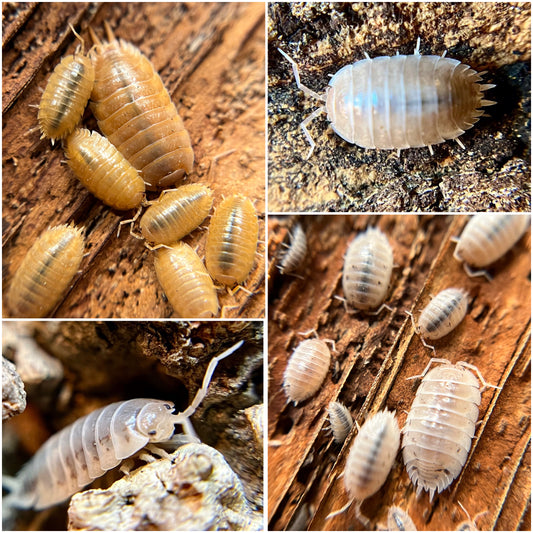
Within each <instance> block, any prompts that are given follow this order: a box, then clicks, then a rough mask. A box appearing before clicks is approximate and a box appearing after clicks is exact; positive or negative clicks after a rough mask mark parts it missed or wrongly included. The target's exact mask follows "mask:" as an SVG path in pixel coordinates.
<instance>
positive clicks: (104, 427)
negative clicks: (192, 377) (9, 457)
mask: <svg viewBox="0 0 533 533" xmlns="http://www.w3.org/2000/svg"><path fill="white" fill-rule="evenodd" d="M242 344H243V341H240V342H238V343H237V344H235V345H234V346H232V347H231V348H229V349H228V350H226V351H225V352H223V353H222V354H220V355H218V356H216V357H214V358H213V359H212V360H211V362H210V363H209V366H208V368H207V371H206V374H205V376H204V379H203V383H202V388H201V389H199V390H198V392H197V393H196V396H195V397H194V400H193V401H192V403H191V404H190V405H189V407H187V409H185V411H183V412H182V413H177V414H173V412H174V404H173V403H172V402H167V401H162V400H155V399H147V398H138V399H134V400H126V401H122V402H115V403H112V404H110V405H108V406H106V407H102V408H100V409H97V410H96V411H93V412H92V413H90V414H88V415H86V416H83V417H81V418H79V419H78V420H76V422H74V423H73V424H71V425H70V426H67V427H66V428H63V429H62V430H61V431H59V432H58V433H56V434H55V435H52V437H50V438H49V439H48V440H47V441H46V442H45V443H44V444H43V446H42V447H41V448H40V449H39V450H38V451H37V453H36V454H35V455H34V456H33V457H32V459H31V460H30V461H29V462H28V463H27V464H26V465H25V466H24V467H23V468H22V470H21V471H20V472H19V473H18V475H17V482H19V483H17V485H18V486H17V487H16V488H15V491H14V492H13V493H11V494H10V495H9V496H8V498H9V502H8V503H9V504H10V505H11V506H13V507H17V508H22V509H27V508H35V509H37V510H39V509H44V508H46V507H49V506H51V505H55V504H57V503H60V502H62V501H64V500H66V499H67V498H69V497H70V496H71V495H72V494H74V493H75V492H77V491H78V490H80V489H81V488H83V487H84V486H85V485H88V484H89V483H90V482H91V481H93V480H94V479H96V478H98V477H100V476H102V475H103V474H104V473H105V472H106V471H107V470H110V469H112V468H114V467H115V466H117V465H118V464H119V463H120V462H121V461H122V460H123V459H126V458H127V457H131V456H132V455H134V454H135V453H136V452H138V451H139V450H141V449H142V448H144V447H145V446H147V445H149V444H150V443H157V442H164V441H167V440H169V439H170V438H171V437H172V435H173V433H174V425H175V424H181V425H182V426H183V429H184V430H185V432H186V434H187V435H188V436H189V437H190V439H192V440H196V437H195V435H194V430H193V429H192V426H191V423H190V421H189V418H190V417H191V416H192V415H193V414H194V412H195V411H196V409H197V407H198V406H199V405H200V403H201V402H202V400H203V399H204V397H205V395H206V393H207V388H208V386H209V382H210V381H211V376H212V375H213V372H214V370H215V367H216V365H217V363H218V362H219V361H220V360H221V359H223V358H224V357H227V356H229V355H231V354H232V353H233V352H235V351H236V350H237V349H238V348H240V347H241V345H242Z"/></svg>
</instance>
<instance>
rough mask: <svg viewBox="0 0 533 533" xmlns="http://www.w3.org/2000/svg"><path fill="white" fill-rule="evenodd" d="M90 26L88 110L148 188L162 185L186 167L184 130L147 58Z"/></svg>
mask: <svg viewBox="0 0 533 533" xmlns="http://www.w3.org/2000/svg"><path fill="white" fill-rule="evenodd" d="M106 31H107V37H108V40H109V42H106V43H102V42H101V41H100V40H99V39H98V38H97V37H96V35H95V34H94V32H92V31H91V37H92V39H93V42H94V43H95V47H94V49H93V50H91V53H90V56H91V59H92V61H93V65H94V70H95V80H94V87H93V90H92V94H91V104H90V105H91V109H92V111H93V113H94V116H95V117H96V119H97V121H98V127H99V128H100V130H101V131H102V133H103V134H104V135H105V136H106V137H107V138H108V139H109V140H110V141H111V143H113V144H114V145H115V146H116V147H117V149H118V150H119V151H120V152H121V153H122V154H123V155H124V157H125V158H126V159H127V160H128V161H129V162H130V163H131V164H132V165H133V166H134V167H135V168H136V169H137V170H139V171H140V172H141V176H142V178H143V179H144V181H145V182H147V183H148V184H149V185H147V187H148V188H149V189H155V188H157V187H166V186H168V185H171V184H173V183H176V182H177V181H179V180H181V179H182V178H183V176H184V175H185V174H189V173H190V172H191V170H192V166H193V162H194V154H193V151H192V148H191V141H190V139H189V134H188V133H187V130H186V129H185V126H184V125H183V121H182V120H181V118H180V116H179V115H178V112H177V110H176V107H175V106H174V104H173V103H172V100H171V99H170V96H169V94H168V91H167V90H166V89H165V86H164V85H163V82H162V81H161V78H160V77H159V75H158V74H157V72H156V71H155V70H154V67H153V65H152V63H151V62H150V61H149V60H148V59H147V58H146V56H144V55H143V54H142V53H141V51H140V50H139V49H138V48H136V47H135V46H133V45H132V44H130V43H127V42H125V41H123V40H118V39H115V37H114V35H113V32H112V31H111V28H110V27H109V25H108V24H106Z"/></svg>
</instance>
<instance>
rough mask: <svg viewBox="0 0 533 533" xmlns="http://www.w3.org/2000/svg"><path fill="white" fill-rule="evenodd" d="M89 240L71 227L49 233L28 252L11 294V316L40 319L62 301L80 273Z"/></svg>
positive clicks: (8, 302)
mask: <svg viewBox="0 0 533 533" xmlns="http://www.w3.org/2000/svg"><path fill="white" fill-rule="evenodd" d="M84 247H85V241H84V238H83V233H82V230H81V229H79V228H76V227H75V226H71V225H67V224H65V225H62V226H55V227H53V228H50V229H48V230H46V231H45V232H44V233H43V234H42V235H41V236H40V237H39V238H38V239H37V240H36V241H35V243H34V244H33V246H32V247H31V248H30V249H29V250H28V253H27V254H26V256H25V257H24V259H23V261H22V263H21V265H20V267H19V268H18V270H17V271H16V273H15V275H14V276H13V280H12V281H11V285H10V287H9V290H8V293H7V306H8V308H9V310H10V312H11V316H14V317H21V318H40V317H43V316H46V315H47V314H48V313H49V312H50V311H51V310H52V309H53V308H54V307H55V305H56V304H57V303H58V302H59V300H60V299H61V296H63V293H64V292H65V291H66V290H67V288H68V287H69V285H70V283H71V281H72V279H73V278H74V275H75V274H76V272H77V271H78V268H79V266H80V263H81V260H82V258H83V253H84Z"/></svg>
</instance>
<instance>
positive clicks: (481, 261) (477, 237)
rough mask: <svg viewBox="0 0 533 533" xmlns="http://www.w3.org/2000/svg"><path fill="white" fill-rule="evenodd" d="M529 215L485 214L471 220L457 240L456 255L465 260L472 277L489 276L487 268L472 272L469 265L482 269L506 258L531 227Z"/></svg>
mask: <svg viewBox="0 0 533 533" xmlns="http://www.w3.org/2000/svg"><path fill="white" fill-rule="evenodd" d="M530 219H531V217H530V216H529V215H518V214H517V215H511V214H505V213H486V214H478V215H475V216H474V217H473V218H471V219H470V220H469V221H468V224H467V225H466V227H465V229H464V230H463V233H461V237H460V238H459V240H458V241H457V246H456V247H455V252H454V254H453V256H454V257H455V259H457V260H458V261H460V262H463V263H464V267H465V270H466V271H467V273H468V274H469V275H471V276H478V275H486V272H485V271H484V270H480V271H477V272H472V271H471V269H470V268H469V267H470V266H472V267H476V268H482V267H485V266H488V265H490V264H491V263H494V262H495V261H497V260H498V259H500V257H503V256H504V255H505V254H506V253H507V252H508V251H509V250H510V249H511V248H512V247H513V246H514V245H515V244H516V243H517V242H518V241H519V240H520V238H521V237H522V235H523V234H524V233H525V232H526V231H527V229H528V228H529V227H530Z"/></svg>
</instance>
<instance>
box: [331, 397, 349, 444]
mask: <svg viewBox="0 0 533 533" xmlns="http://www.w3.org/2000/svg"><path fill="white" fill-rule="evenodd" d="M328 417H329V423H330V427H331V431H332V433H333V439H334V440H335V442H336V443H338V444H340V443H342V442H344V441H345V440H346V437H347V436H348V433H350V430H351V429H352V426H353V419H352V415H351V414H350V411H349V410H348V408H347V407H346V406H345V405H343V404H342V403H339V402H329V406H328Z"/></svg>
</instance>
